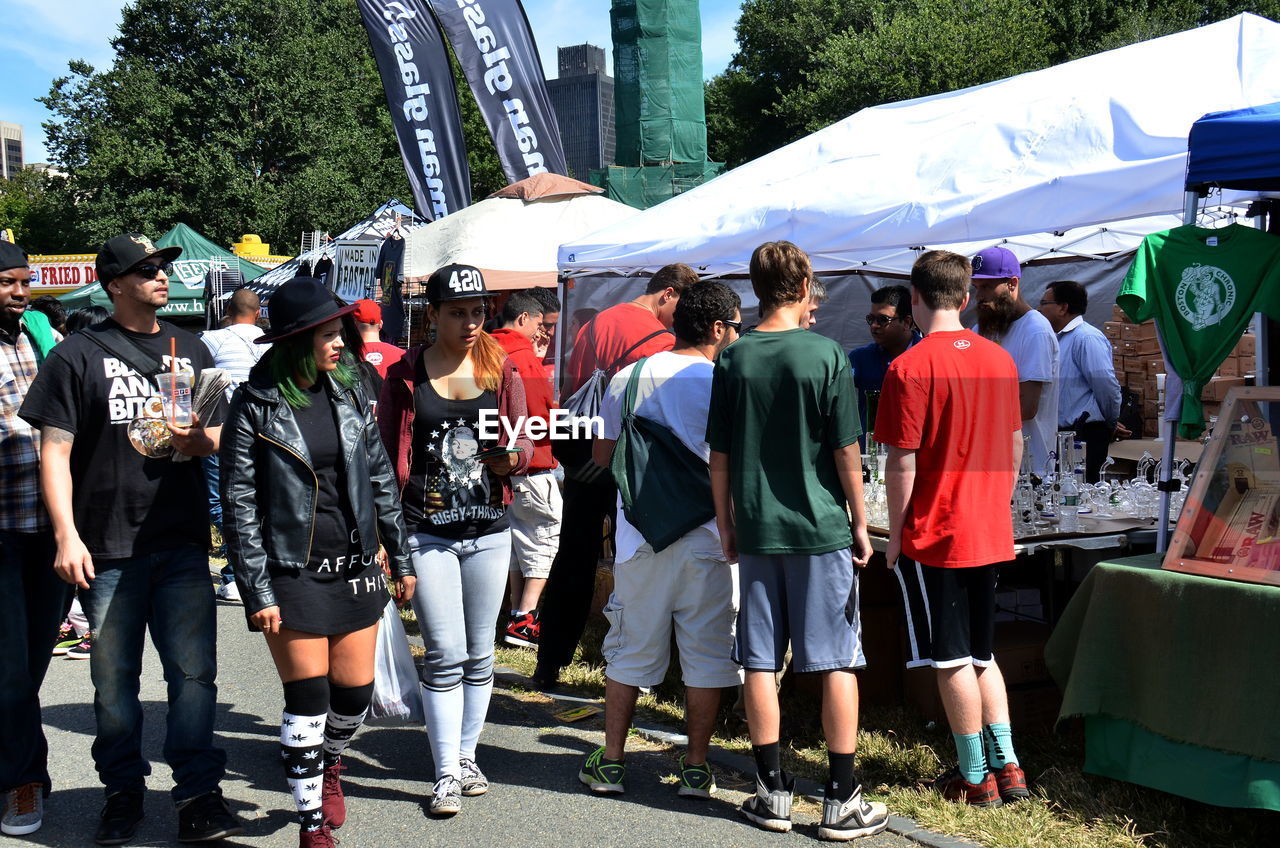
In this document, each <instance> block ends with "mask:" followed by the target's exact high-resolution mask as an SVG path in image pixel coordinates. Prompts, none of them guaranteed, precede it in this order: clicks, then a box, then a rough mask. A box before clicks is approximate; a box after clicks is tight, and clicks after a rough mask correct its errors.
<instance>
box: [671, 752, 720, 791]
mask: <svg viewBox="0 0 1280 848" xmlns="http://www.w3.org/2000/svg"><path fill="white" fill-rule="evenodd" d="M686 757H687V755H686V754H681V755H680V788H679V789H677V790H676V794H677V795H680V796H681V797H684V798H710V797H711V796H712V795H713V794H714V793H715V791H716V779H715V776H714V775H712V774H711V766H709V765H708V764H706V763H703V764H702V765H697V766H695V765H691V764H689V763H687V762H685V759H686Z"/></svg>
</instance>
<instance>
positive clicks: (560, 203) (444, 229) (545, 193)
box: [404, 174, 638, 291]
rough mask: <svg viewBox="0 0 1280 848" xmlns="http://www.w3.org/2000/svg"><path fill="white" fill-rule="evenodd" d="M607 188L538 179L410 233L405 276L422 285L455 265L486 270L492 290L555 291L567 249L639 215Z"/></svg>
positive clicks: (542, 176)
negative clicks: (564, 246)
mask: <svg viewBox="0 0 1280 848" xmlns="http://www.w3.org/2000/svg"><path fill="white" fill-rule="evenodd" d="M601 191H602V189H599V188H596V187H595V186H592V185H588V184H586V183H583V182H579V181H578V180H574V179H570V178H569V177H562V176H560V175H558V174H537V175H535V176H532V177H529V178H528V179H524V180H521V181H520V182H518V183H513V184H512V185H509V186H507V187H506V188H504V189H501V190H500V191H496V192H494V193H493V194H491V195H489V197H487V198H485V199H484V200H482V201H480V202H479V203H476V204H474V205H472V206H469V207H467V208H466V209H463V210H461V211H459V212H454V213H453V214H452V215H449V216H448V217H445V218H441V219H439V220H438V221H432V222H431V223H429V224H423V225H422V226H419V227H415V228H413V229H412V230H410V231H409V232H408V234H407V235H406V236H405V249H404V279H405V281H406V282H422V281H424V280H426V279H427V277H429V276H431V272H433V271H435V270H436V269H437V268H439V267H441V266H444V265H448V264H449V263H451V262H461V263H464V264H466V265H474V266H475V267H477V268H479V269H480V270H481V271H482V272H484V279H485V283H486V285H487V286H488V287H489V289H490V290H492V291H504V290H511V289H522V288H528V287H529V286H548V287H550V286H554V285H555V284H556V253H557V251H558V250H559V248H560V245H562V244H564V243H565V242H568V241H573V240H574V239H579V238H582V237H583V236H585V235H588V234H590V233H593V232H595V231H596V230H598V229H600V228H602V227H607V226H609V225H611V224H614V223H616V222H619V221H622V220H625V219H627V218H630V217H631V216H633V215H635V214H637V212H638V210H636V209H633V208H631V207H630V206H626V205H625V204H622V203H618V202H616V201H613V200H609V199H607V198H605V197H600V196H599V193H600V192H601Z"/></svg>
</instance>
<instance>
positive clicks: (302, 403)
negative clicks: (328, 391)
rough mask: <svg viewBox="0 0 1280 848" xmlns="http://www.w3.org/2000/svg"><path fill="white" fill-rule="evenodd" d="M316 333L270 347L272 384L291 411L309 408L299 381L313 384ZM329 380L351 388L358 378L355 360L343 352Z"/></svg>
mask: <svg viewBox="0 0 1280 848" xmlns="http://www.w3.org/2000/svg"><path fill="white" fill-rule="evenodd" d="M315 335H316V334H315V330H312V331H311V332H309V333H298V334H297V335H293V336H286V337H285V338H283V339H281V340H280V341H278V342H275V343H273V344H272V345H271V354H270V356H271V381H272V382H273V383H275V384H276V388H278V389H279V390H280V394H281V395H283V396H284V399H285V402H286V403H287V404H289V406H291V407H293V408H294V409H302V408H304V407H307V406H310V405H311V399H310V398H309V397H307V393H306V392H305V391H303V390H302V389H301V388H299V386H298V377H301V378H302V379H303V380H304V381H306V382H309V383H314V382H315V381H316V374H317V373H318V372H317V371H316V352H315ZM331 376H332V378H333V379H334V380H337V381H338V385H340V386H342V387H343V388H348V389H349V388H351V387H352V386H354V385H355V384H356V383H357V382H358V381H359V380H360V377H359V375H358V374H357V372H356V361H355V357H353V356H352V355H351V353H350V352H349V351H348V350H346V349H345V348H344V349H343V351H342V358H341V359H340V360H338V367H337V368H336V369H334V370H333V372H332V373H331Z"/></svg>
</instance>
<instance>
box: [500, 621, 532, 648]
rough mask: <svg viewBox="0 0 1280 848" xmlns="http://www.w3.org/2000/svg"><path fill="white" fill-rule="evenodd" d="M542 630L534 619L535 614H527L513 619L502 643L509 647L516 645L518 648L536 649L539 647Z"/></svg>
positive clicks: (508, 625)
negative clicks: (539, 633) (539, 636)
mask: <svg viewBox="0 0 1280 848" xmlns="http://www.w3.org/2000/svg"><path fill="white" fill-rule="evenodd" d="M540 630H541V627H540V626H539V623H538V620H537V619H536V618H535V617H534V613H531V612H527V613H525V614H524V615H522V616H519V617H517V618H513V619H511V621H510V622H509V623H508V624H507V632H506V634H504V635H503V637H502V641H504V642H506V643H507V644H508V645H515V646H516V647H517V648H536V647H538V632H539V631H540Z"/></svg>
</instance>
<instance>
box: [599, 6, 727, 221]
mask: <svg viewBox="0 0 1280 848" xmlns="http://www.w3.org/2000/svg"><path fill="white" fill-rule="evenodd" d="M609 16H610V19H611V21H612V28H613V72H614V75H615V81H614V111H615V114H616V115H617V150H616V153H615V157H614V161H615V163H616V164H615V165H613V166H611V167H608V168H605V169H604V170H602V171H598V172H596V173H594V174H592V177H591V182H592V183H594V184H595V185H598V186H602V187H603V188H604V190H605V197H608V198H609V199H610V200H617V201H619V202H621V203H625V204H627V205H628V206H634V207H636V208H637V209H648V208H649V207H650V206H655V205H657V204H659V203H661V202H662V201H664V200H667V199H668V198H671V197H674V196H675V195H677V194H680V193H681V192H685V191H688V190H689V189H691V188H694V187H695V186H698V185H701V184H702V183H704V182H706V181H707V180H709V179H711V178H712V177H715V176H716V175H718V174H720V173H721V172H722V171H723V170H724V163H723V162H711V161H709V160H708V159H707V117H706V104H705V101H704V99H703V88H702V19H701V16H700V15H699V12H698V2H697V0H613V6H612V9H611V11H610V15H609Z"/></svg>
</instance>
